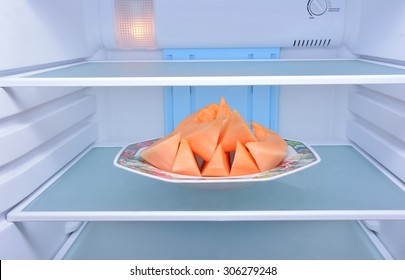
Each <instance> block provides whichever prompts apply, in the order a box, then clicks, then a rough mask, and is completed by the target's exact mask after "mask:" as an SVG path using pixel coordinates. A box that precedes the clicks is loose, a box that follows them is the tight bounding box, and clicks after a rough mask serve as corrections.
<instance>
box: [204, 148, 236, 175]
mask: <svg viewBox="0 0 405 280" xmlns="http://www.w3.org/2000/svg"><path fill="white" fill-rule="evenodd" d="M229 170H230V165H229V156H228V155H227V154H226V153H225V151H224V150H223V149H222V145H221V144H219V145H218V146H217V148H216V150H215V152H214V155H213V156H212V158H211V159H210V160H209V161H206V162H204V164H203V167H202V171H201V174H202V175H203V176H208V177H224V176H229Z"/></svg>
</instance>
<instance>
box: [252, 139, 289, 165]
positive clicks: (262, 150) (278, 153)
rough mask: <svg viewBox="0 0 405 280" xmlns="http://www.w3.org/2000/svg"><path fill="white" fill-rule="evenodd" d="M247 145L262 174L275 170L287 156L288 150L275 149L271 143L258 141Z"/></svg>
mask: <svg viewBox="0 0 405 280" xmlns="http://www.w3.org/2000/svg"><path fill="white" fill-rule="evenodd" d="M245 145H246V148H247V149H248V150H249V152H250V154H251V155H252V157H253V158H254V160H255V162H256V164H257V166H258V167H259V169H260V172H264V171H267V170H270V169H273V168H275V167H276V166H277V165H279V164H280V162H281V161H282V160H283V159H284V157H285V156H286V150H284V149H280V148H279V147H275V146H273V145H272V143H270V142H265V141H257V142H249V143H246V144H245Z"/></svg>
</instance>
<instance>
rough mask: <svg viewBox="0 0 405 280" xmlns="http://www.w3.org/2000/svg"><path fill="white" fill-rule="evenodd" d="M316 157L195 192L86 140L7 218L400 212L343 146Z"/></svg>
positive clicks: (387, 189) (385, 183)
mask: <svg viewBox="0 0 405 280" xmlns="http://www.w3.org/2000/svg"><path fill="white" fill-rule="evenodd" d="M313 147H314V149H315V150H316V151H317V152H318V154H319V155H320V157H321V159H322V161H321V162H320V163H319V164H317V165H315V166H313V167H311V168H308V169H306V170H303V171H301V172H298V173H295V174H292V175H289V176H286V177H283V178H280V179H277V180H274V181H268V182H260V183H257V184H256V185H254V186H252V187H250V188H246V189H240V190H232V191H202V190H192V189H187V188H183V187H180V186H178V185H175V184H171V183H166V182H162V181H157V180H154V179H151V178H147V177H143V176H140V175H137V174H133V173H130V172H127V171H124V170H121V169H119V168H116V167H114V166H113V160H114V157H115V156H116V154H117V153H118V152H119V150H120V148H119V147H117V148H115V147H94V148H92V149H91V150H90V151H89V152H87V153H86V154H85V155H84V156H83V157H82V158H80V159H79V160H78V161H77V162H75V163H74V164H72V166H70V168H67V170H66V171H65V172H63V173H62V174H61V175H60V176H59V177H58V178H55V179H54V180H51V181H50V182H49V183H48V185H47V186H44V189H43V190H42V191H40V192H39V193H38V195H37V196H34V197H32V198H30V199H29V200H27V201H25V202H24V203H23V204H21V205H19V206H18V207H16V208H15V209H14V210H12V211H11V212H10V213H9V214H8V216H7V218H8V220H9V221H145V220H148V221H157V220H159V221H165V220H168V221H231V220H363V219H379V220H384V219H390V220H392V219H405V192H404V191H402V190H401V188H400V187H398V186H397V185H396V184H395V183H394V182H393V181H392V180H391V179H389V178H388V177H387V176H386V175H385V174H383V173H382V172H381V171H380V170H379V169H378V168H377V167H375V166H374V165H373V164H372V163H371V162H370V161H368V160H367V159H366V158H365V157H364V156H362V155H361V154H360V153H359V152H358V151H357V150H356V149H355V148H353V147H352V146H349V145H332V146H313Z"/></svg>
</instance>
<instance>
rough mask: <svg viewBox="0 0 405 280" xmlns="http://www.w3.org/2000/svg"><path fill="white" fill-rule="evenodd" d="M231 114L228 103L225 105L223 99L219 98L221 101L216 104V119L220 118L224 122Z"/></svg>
mask: <svg viewBox="0 0 405 280" xmlns="http://www.w3.org/2000/svg"><path fill="white" fill-rule="evenodd" d="M231 114H232V109H231V107H229V105H228V103H226V100H225V98H223V97H221V100H220V101H219V104H218V110H217V114H216V117H217V118H218V117H219V116H222V117H223V118H224V120H225V119H227V118H229V117H230V115H231Z"/></svg>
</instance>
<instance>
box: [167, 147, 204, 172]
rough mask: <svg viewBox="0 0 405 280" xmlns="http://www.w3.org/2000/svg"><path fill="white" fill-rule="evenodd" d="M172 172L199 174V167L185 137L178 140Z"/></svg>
mask: <svg viewBox="0 0 405 280" xmlns="http://www.w3.org/2000/svg"><path fill="white" fill-rule="evenodd" d="M172 172H173V173H177V174H183V175H189V176H201V172H200V168H199V166H198V164H197V161H196V158H195V155H194V153H193V151H192V150H191V148H190V145H189V144H188V141H187V139H181V141H180V146H179V150H178V151H177V155H176V158H175V160H174V163H173V167H172Z"/></svg>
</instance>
